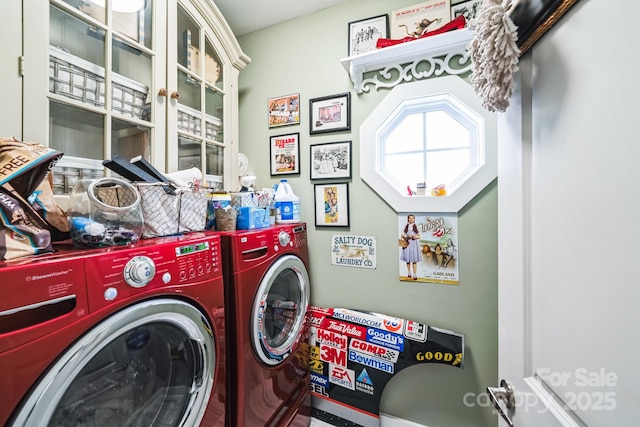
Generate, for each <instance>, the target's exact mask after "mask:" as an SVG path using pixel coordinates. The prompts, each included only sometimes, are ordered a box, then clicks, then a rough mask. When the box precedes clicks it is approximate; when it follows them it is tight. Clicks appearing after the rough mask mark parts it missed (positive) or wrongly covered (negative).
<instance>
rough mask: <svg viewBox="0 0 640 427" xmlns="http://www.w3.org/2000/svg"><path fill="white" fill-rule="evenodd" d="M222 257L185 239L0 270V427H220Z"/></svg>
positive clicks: (212, 241)
mask: <svg viewBox="0 0 640 427" xmlns="http://www.w3.org/2000/svg"><path fill="white" fill-rule="evenodd" d="M58 249H60V248H58ZM220 255H221V248H220V237H219V236H218V235H216V234H207V233H193V234H189V235H187V236H181V237H167V238H160V239H150V240H143V241H141V242H140V243H139V244H135V245H131V246H126V247H117V248H109V249H97V250H84V251H83V250H77V249H73V248H71V247H68V248H63V249H62V250H60V251H59V252H58V253H56V254H51V255H44V256H42V257H40V258H33V259H28V260H20V261H12V262H4V263H0V288H1V289H2V294H3V297H2V298H0V371H1V373H2V375H0V402H2V404H1V405H0V425H7V426H37V427H41V426H70V425H73V426H107V425H108V426H118V427H125V426H140V427H142V426H144V427H149V426H162V427H165V426H184V427H193V426H197V425H198V424H199V423H202V425H205V426H224V425H225V403H226V402H225V396H226V386H225V375H226V374H225V351H226V349H225V342H224V337H225V330H224V327H225V323H224V288H223V282H222V263H221V259H220Z"/></svg>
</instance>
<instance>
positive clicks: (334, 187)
mask: <svg viewBox="0 0 640 427" xmlns="http://www.w3.org/2000/svg"><path fill="white" fill-rule="evenodd" d="M314 202H315V203H314V206H315V218H316V227H348V226H349V184H348V183H346V182H342V183H332V184H316V185H314Z"/></svg>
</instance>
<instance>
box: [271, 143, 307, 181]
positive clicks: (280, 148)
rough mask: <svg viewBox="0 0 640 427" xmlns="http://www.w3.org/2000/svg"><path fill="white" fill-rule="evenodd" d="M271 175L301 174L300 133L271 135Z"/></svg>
mask: <svg viewBox="0 0 640 427" xmlns="http://www.w3.org/2000/svg"><path fill="white" fill-rule="evenodd" d="M269 160H270V171H271V176H280V175H298V174H300V133H297V132H296V133H287V134H283V135H273V136H271V137H269Z"/></svg>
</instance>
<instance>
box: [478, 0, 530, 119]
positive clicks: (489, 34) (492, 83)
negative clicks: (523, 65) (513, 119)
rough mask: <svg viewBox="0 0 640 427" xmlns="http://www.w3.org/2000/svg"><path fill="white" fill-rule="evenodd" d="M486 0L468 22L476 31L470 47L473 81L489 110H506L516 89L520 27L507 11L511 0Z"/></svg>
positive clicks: (483, 103)
mask: <svg viewBox="0 0 640 427" xmlns="http://www.w3.org/2000/svg"><path fill="white" fill-rule="evenodd" d="M504 3H505V4H502V3H501V2H500V0H484V2H483V3H482V6H481V7H480V10H479V12H478V15H477V16H476V18H475V19H472V20H471V21H470V22H469V28H470V29H471V30H473V31H474V35H473V39H472V40H471V42H469V45H468V46H467V49H468V50H469V52H470V53H471V60H472V65H471V77H470V79H471V83H472V84H473V89H474V90H475V92H476V93H477V94H478V95H479V96H480V97H481V98H482V105H483V106H484V107H485V108H486V109H487V110H489V111H500V112H503V111H505V110H506V109H507V107H509V98H510V97H511V94H512V92H513V87H512V85H513V73H515V72H516V71H518V57H519V56H520V49H519V48H518V46H517V44H516V41H517V40H518V31H517V28H516V26H515V25H514V24H513V22H512V21H511V18H510V17H509V15H508V14H507V12H506V11H507V10H508V9H509V8H510V6H511V5H510V3H511V1H510V0H505V2H504Z"/></svg>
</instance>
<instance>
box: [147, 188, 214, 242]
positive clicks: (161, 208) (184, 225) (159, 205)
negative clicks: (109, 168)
mask: <svg viewBox="0 0 640 427" xmlns="http://www.w3.org/2000/svg"><path fill="white" fill-rule="evenodd" d="M136 186H137V188H138V191H139V192H140V198H141V201H140V206H141V208H142V216H143V218H144V229H143V231H142V237H143V238H150V237H159V236H170V235H172V234H179V233H186V232H190V231H202V230H204V229H205V225H206V220H207V201H208V198H207V194H206V192H204V191H200V190H198V191H191V190H188V189H178V190H176V191H175V194H168V193H167V191H166V188H167V184H163V183H136Z"/></svg>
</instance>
